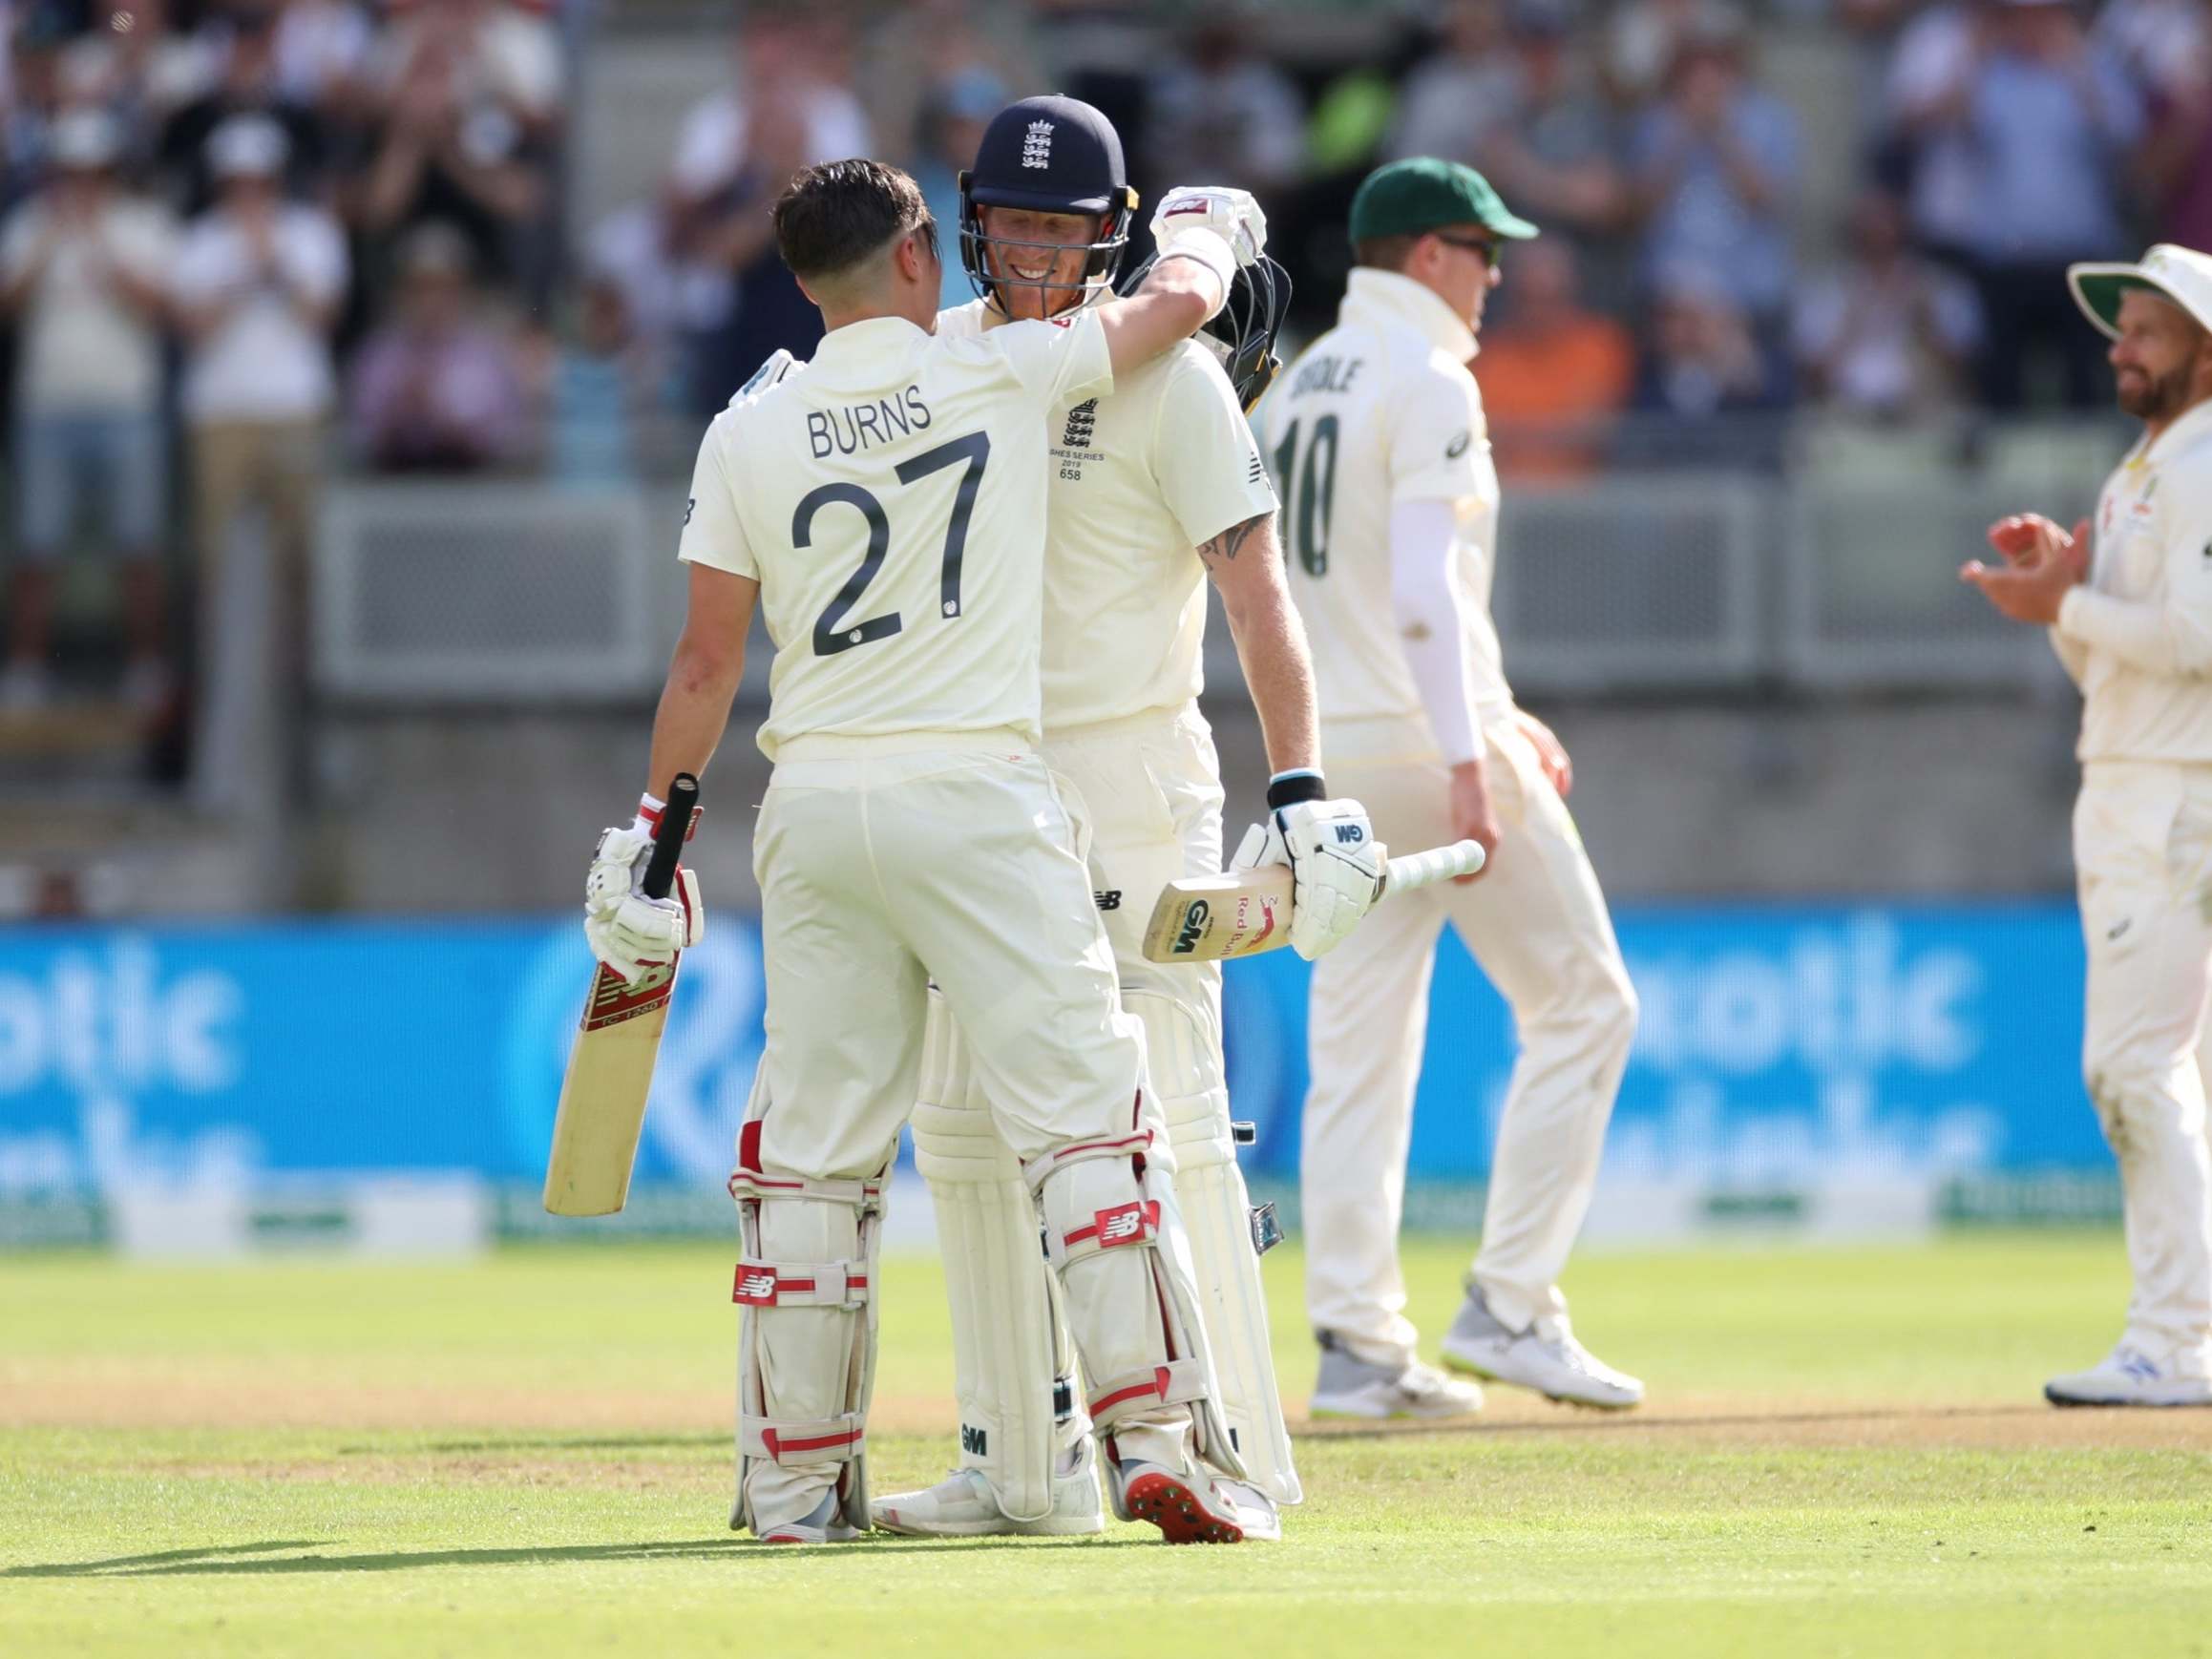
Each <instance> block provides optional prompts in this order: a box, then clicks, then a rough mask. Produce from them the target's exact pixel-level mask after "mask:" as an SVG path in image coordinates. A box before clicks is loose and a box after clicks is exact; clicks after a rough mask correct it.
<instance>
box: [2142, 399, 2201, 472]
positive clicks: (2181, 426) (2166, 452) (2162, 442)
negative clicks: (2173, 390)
mask: <svg viewBox="0 0 2212 1659" xmlns="http://www.w3.org/2000/svg"><path fill="white" fill-rule="evenodd" d="M2207 434H2212V397H2208V398H2206V399H2205V400H2204V401H2203V402H2202V403H2199V404H2192V405H2190V406H2189V407H2188V408H2187V409H2185V410H2182V411H2181V413H2180V417H2179V418H2178V419H2177V420H2176V421H2175V422H2174V424H2173V425H2172V426H2170V427H2168V428H2167V429H2166V430H2165V431H2162V432H2160V433H2159V436H2158V441H2157V442H2156V443H2150V444H2144V445H2142V446H2140V447H2139V448H2138V450H2137V452H2136V454H2137V457H2138V459H2140V460H2145V461H2162V460H2165V459H2166V458H2168V457H2169V456H2171V455H2172V454H2173V453H2174V452H2176V451H2178V450H2182V449H2186V448H2187V447H2188V446H2189V445H2191V444H2193V443H2196V442H2197V441H2198V440H2199V439H2201V438H2202V437H2204V436H2206V435H2207Z"/></svg>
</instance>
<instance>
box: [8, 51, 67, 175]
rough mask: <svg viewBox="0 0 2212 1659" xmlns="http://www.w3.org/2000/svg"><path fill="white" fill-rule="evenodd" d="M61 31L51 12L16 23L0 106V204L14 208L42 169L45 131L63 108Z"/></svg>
mask: <svg viewBox="0 0 2212 1659" xmlns="http://www.w3.org/2000/svg"><path fill="white" fill-rule="evenodd" d="M62 39H63V35H62V30H61V27H60V25H59V24H58V23H57V22H55V21H54V19H53V14H52V13H51V12H48V11H46V10H29V11H27V12H25V13H24V14H23V15H22V16H20V17H19V18H18V19H17V20H16V22H15V29H14V33H13V36H12V39H11V42H9V43H7V44H8V82H9V97H8V102H7V104H6V105H5V106H4V107H0V207H7V206H12V205H13V204H14V203H15V202H17V201H19V200H22V198H23V197H24V195H25V194H26V193H28V192H29V191H30V190H31V189H32V188H33V187H34V186H35V185H36V184H37V182H38V180H39V179H40V177H41V176H42V175H43V173H44V172H45V168H46V141H47V133H48V129H49V128H50V127H51V126H52V125H53V118H54V116H55V115H58V114H59V113H60V111H61V104H62V97H61V46H62Z"/></svg>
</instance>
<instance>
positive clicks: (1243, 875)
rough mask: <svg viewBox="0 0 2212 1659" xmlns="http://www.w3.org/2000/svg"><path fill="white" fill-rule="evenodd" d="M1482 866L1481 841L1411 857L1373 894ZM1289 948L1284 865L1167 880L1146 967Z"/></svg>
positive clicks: (1149, 929)
mask: <svg viewBox="0 0 2212 1659" xmlns="http://www.w3.org/2000/svg"><path fill="white" fill-rule="evenodd" d="M1482 868H1483V847H1482V843H1481V842H1479V841H1455V842H1453V843H1452V844H1451V845H1450V846H1449V847H1438V848H1433V849H1431V850H1430V851H1427V852H1409V853H1407V854H1406V855H1405V856H1404V857H1403V858H1393V859H1391V860H1390V861H1389V863H1388V865H1387V866H1386V867H1385V870H1386V873H1385V874H1384V875H1383V877H1382V893H1378V894H1377V895H1376V896H1377V897H1378V898H1380V897H1381V896H1382V895H1383V894H1386V893H1402V892H1404V891H1405V890H1407V889H1409V888H1416V887H1427V886H1429V885H1430V884H1431V883H1433V882H1439V881H1450V880H1451V879H1452V878H1453V877H1455V876H1461V875H1472V874H1474V873H1475V872H1477V871H1478V870H1480V869H1482ZM1290 942H1291V872H1290V866H1288V865H1285V864H1271V865H1267V866H1265V867H1264V868H1262V869H1258V870H1231V871H1225V872H1222V873H1221V874H1219V875H1197V876H1192V877H1190V878H1189V879H1188V880H1185V881H1170V882H1169V884H1168V885H1167V886H1166V887H1164V888H1162V889H1161V890H1160V898H1159V902H1158V903H1157V904H1155V905H1153V906H1152V919H1151V920H1150V921H1148V922H1147V923H1146V924H1145V960H1146V961H1148V962H1219V961H1223V960H1225V959H1227V958H1229V957H1232V956H1258V955H1259V954H1260V952H1262V951H1272V950H1275V948H1276V947H1277V946H1280V945H1287V944H1289V943H1290Z"/></svg>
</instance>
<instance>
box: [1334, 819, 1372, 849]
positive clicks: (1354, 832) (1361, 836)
mask: <svg viewBox="0 0 2212 1659" xmlns="http://www.w3.org/2000/svg"><path fill="white" fill-rule="evenodd" d="M1366 839H1367V831H1366V830H1362V829H1360V828H1359V825H1357V824H1339V825H1338V826H1337V842H1338V846H1341V845H1343V844H1344V843H1345V842H1347V841H1364V840H1366Z"/></svg>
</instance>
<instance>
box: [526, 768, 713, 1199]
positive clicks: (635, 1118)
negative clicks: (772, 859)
mask: <svg viewBox="0 0 2212 1659" xmlns="http://www.w3.org/2000/svg"><path fill="white" fill-rule="evenodd" d="M698 803H699V780H698V779H697V778H694V777H693V776H692V775H691V774H690V773H689V772H679V773H677V774H676V781H675V782H674V783H673V784H671V785H669V787H668V804H667V806H665V807H664V808H663V809H662V811H661V823H660V827H659V828H658V829H657V830H655V831H654V832H653V855H652V857H651V859H649V860H648V861H647V863H646V865H645V874H644V878H643V881H642V882H641V883H640V886H641V887H642V889H643V892H644V893H645V896H646V897H647V898H666V897H667V896H668V891H669V889H670V888H672V887H673V886H674V885H675V882H676V864H677V860H678V859H679V858H681V857H682V856H683V852H684V841H685V837H686V836H687V835H688V834H689V833H690V831H691V821H692V817H693V815H694V813H695V811H696V809H697V807H698ZM680 960H681V958H680V957H678V956H671V957H670V958H669V959H668V960H667V961H666V962H664V963H662V964H660V965H659V966H657V967H654V968H650V969H648V970H647V971H646V972H645V973H644V974H643V975H642V976H641V977H639V979H638V981H637V982H636V983H635V984H632V983H630V982H629V981H627V980H625V979H624V978H623V977H621V975H620V974H618V973H616V972H615V971H614V970H613V969H612V968H610V967H608V966H606V964H605V963H603V962H601V963H597V964H595V965H594V970H593V974H592V982H591V996H590V997H589V998H586V999H585V1001H584V1005H583V1019H582V1021H581V1022H580V1023H579V1025H578V1026H577V1033H576V1047H575V1048H574V1049H573V1050H572V1051H571V1052H570V1054H569V1057H568V1075H567V1077H565V1078H564V1079H562V1080H561V1084H560V1109H559V1111H558V1113H557V1114H556V1115H555V1117H554V1121H553V1150H552V1151H551V1152H550V1153H549V1154H548V1155H547V1157H546V1160H545V1208H546V1211H547V1213H549V1214H552V1215H612V1214H614V1213H615V1211H617V1210H619V1209H620V1208H622V1206H623V1205H624V1204H626V1203H628V1202H629V1197H630V1171H631V1169H632V1168H634V1167H635V1166H636V1165H637V1162H638V1136H639V1134H640V1133H641V1132H642V1131H643V1128H644V1126H645V1101H646V1098H647V1097H648V1096H649V1095H651V1093H652V1092H653V1065H654V1062H655V1061H657V1060H658V1059H659V1058H660V1054H661V1033H662V1032H663V1031H664V1030H665V1029H666V1028H667V1024H668V1003H669V1000H670V999H671V998H673V997H674V996H675V995H676V970H677V968H678V966H679V964H680Z"/></svg>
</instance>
